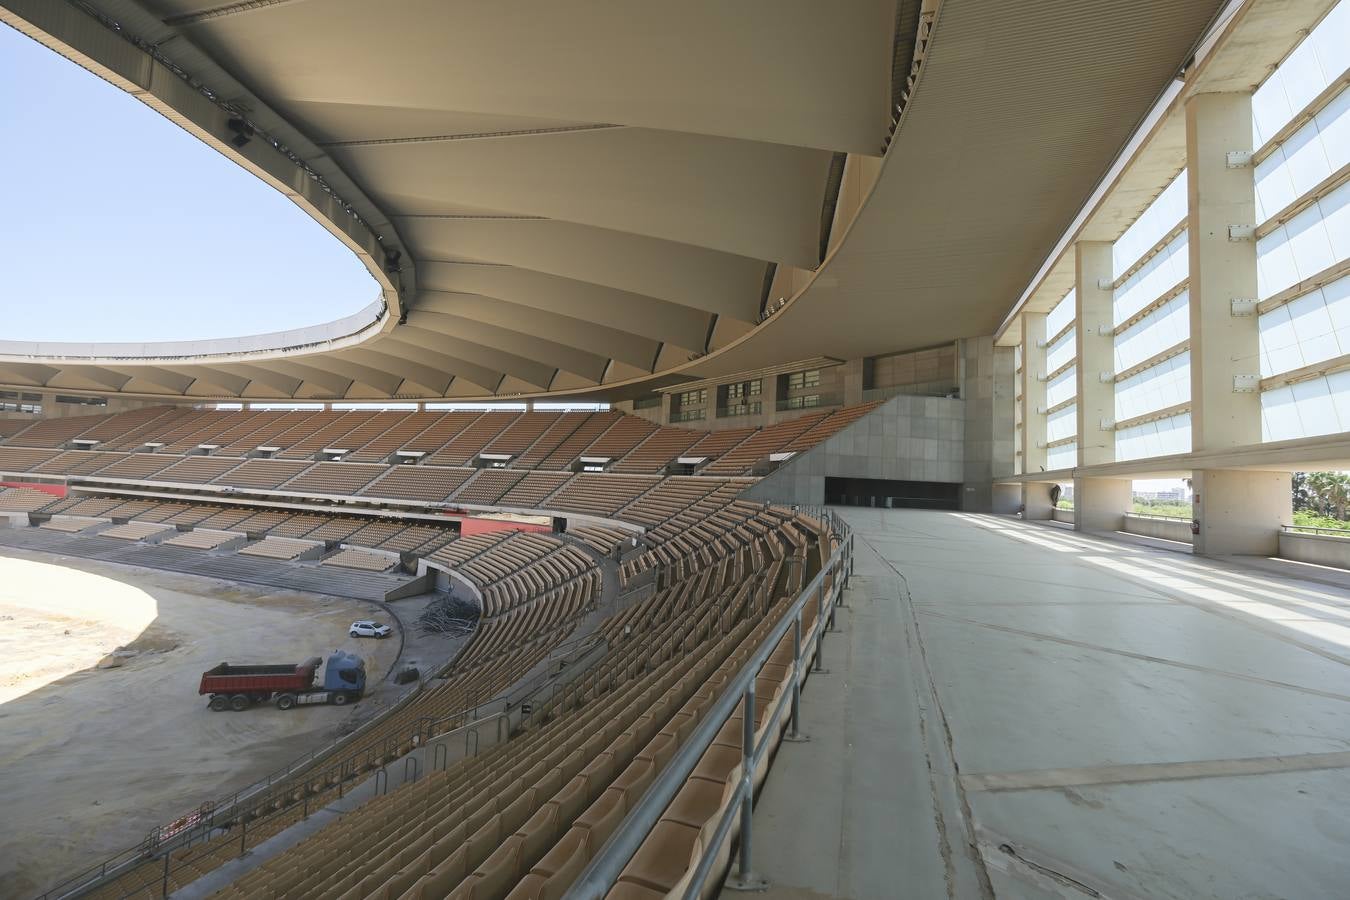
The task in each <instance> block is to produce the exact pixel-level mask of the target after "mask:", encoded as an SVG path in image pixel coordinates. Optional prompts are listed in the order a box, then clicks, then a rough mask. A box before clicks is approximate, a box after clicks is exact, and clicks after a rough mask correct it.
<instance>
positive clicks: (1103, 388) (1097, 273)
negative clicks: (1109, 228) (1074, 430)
mask: <svg viewBox="0 0 1350 900" xmlns="http://www.w3.org/2000/svg"><path fill="white" fill-rule="evenodd" d="M1111 270H1112V263H1111V244H1110V243H1109V242H1107V241H1079V242H1078V243H1076V244H1075V245H1074V271H1075V285H1074V299H1075V308H1074V313H1075V316H1076V318H1077V320H1078V340H1077V347H1078V360H1077V372H1078V465H1080V466H1093V465H1097V464H1099V463H1109V462H1115V461H1116V433H1115V419H1116V385H1115V382H1114V381H1111V380H1109V378H1108V380H1106V381H1103V380H1102V376H1103V374H1105V375H1107V376H1109V375H1111V373H1113V372H1114V371H1115V338H1114V337H1113V335H1112V328H1111V319H1112V308H1111V301H1112V291H1111V281H1112V277H1111V276H1112V271H1111ZM1103 285H1105V287H1103Z"/></svg>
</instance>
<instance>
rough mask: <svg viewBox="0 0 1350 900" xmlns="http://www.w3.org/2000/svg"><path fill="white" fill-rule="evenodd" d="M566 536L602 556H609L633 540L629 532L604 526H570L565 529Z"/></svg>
mask: <svg viewBox="0 0 1350 900" xmlns="http://www.w3.org/2000/svg"><path fill="white" fill-rule="evenodd" d="M567 536H568V537H572V538H576V539H577V540H579V541H581V542H582V543H583V544H585V545H586V546H588V547H590V548H591V549H592V550H595V551H596V552H597V553H599V554H601V555H602V556H609V555H610V554H611V553H613V552H614V551H615V550H616V549H617V548H619V547H624V546H627V545H628V542H629V541H630V540H633V539H634V538H633V535H632V533H630V532H627V531H623V530H621V529H618V528H609V527H607V526H604V525H571V526H569V527H568V529H567Z"/></svg>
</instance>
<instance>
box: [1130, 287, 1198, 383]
mask: <svg viewBox="0 0 1350 900" xmlns="http://www.w3.org/2000/svg"><path fill="white" fill-rule="evenodd" d="M1189 304H1190V292H1189V291H1182V292H1181V293H1180V294H1178V295H1177V296H1175V297H1173V298H1172V299H1171V300H1169V301H1167V304H1166V305H1165V306H1162V307H1159V308H1158V309H1156V310H1154V311H1153V312H1151V313H1149V314H1148V316H1147V317H1145V318H1143V319H1141V320H1140V321H1138V322H1136V323H1134V324H1133V325H1131V326H1130V327H1129V328H1127V329H1125V330H1124V331H1122V332H1121V333H1120V334H1118V335H1116V341H1115V344H1116V371H1117V372H1123V371H1125V370H1126V369H1128V368H1131V367H1132V366H1137V365H1139V364H1140V363H1141V362H1143V361H1144V360H1146V359H1148V358H1149V357H1151V356H1155V355H1157V354H1159V353H1161V352H1162V351H1164V350H1166V349H1167V348H1168V347H1175V346H1176V345H1177V344H1179V343H1181V342H1182V341H1184V340H1186V338H1188V337H1189V336H1190V333H1191V311H1190V305H1189Z"/></svg>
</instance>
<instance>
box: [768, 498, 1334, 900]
mask: <svg viewBox="0 0 1350 900" xmlns="http://www.w3.org/2000/svg"><path fill="white" fill-rule="evenodd" d="M840 512H841V513H842V514H843V515H844V517H845V518H846V519H847V520H848V521H849V522H850V524H851V525H852V526H853V528H854V530H855V535H856V536H857V538H858V540H859V547H858V555H857V567H856V576H855V579H854V589H853V590H852V591H850V592H849V594H848V595H846V601H847V602H850V603H852V604H853V606H854V610H853V614H852V615H850V616H846V617H841V624H842V626H843V627H844V629H845V635H846V637H845V638H844V640H845V641H846V642H847V645H848V655H847V657H846V658H844V659H841V658H840V657H839V655H838V652H837V651H836V655H835V657H834V659H833V660H830V659H828V653H829V649H830V646H831V644H830V643H829V642H828V641H827V644H826V649H827V665H834V666H836V667H838V670H839V674H840V675H842V676H843V678H842V682H843V683H842V685H839V686H837V687H832V688H831V689H830V690H829V691H828V692H827V691H826V690H824V689H822V688H820V687H819V683H820V682H821V680H820V679H817V680H816V684H813V685H812V687H811V688H809V689H808V692H811V691H814V692H816V693H817V699H818V701H823V702H807V703H805V705H804V707H803V721H804V723H805V726H804V727H805V728H807V729H808V730H811V731H813V732H819V736H818V737H817V738H816V740H813V742H812V743H811V744H809V745H795V746H788V747H786V748H785V749H784V750H783V752H782V753H780V755H779V761H778V763H777V764H776V767H775V769H774V772H773V774H772V775H771V776H770V779H769V782H768V783H767V785H766V787H765V790H764V792H763V794H762V796H761V799H760V804H759V807H758V808H757V812H756V828H757V834H758V838H757V841H756V848H757V849H756V853H757V856H756V858H757V859H758V860H760V861H761V862H762V866H757V868H762V870H763V874H765V875H767V876H768V877H769V878H770V880H771V881H774V883H775V884H776V885H779V886H780V887H779V888H777V889H779V890H781V891H783V892H782V893H780V894H779V896H781V897H783V898H788V897H822V896H823V897H850V898H855V900H863V898H872V897H877V898H890V897H908V896H913V897H940V896H947V897H952V898H963V900H964V898H966V897H990V896H998V897H1016V898H1028V900H1031V898H1035V900H1040V898H1045V897H1079V896H1107V897H1166V898H1182V897H1185V898H1192V897H1288V898H1303V897H1307V898H1322V897H1331V896H1347V895H1350V889H1348V888H1347V886H1348V885H1350V859H1348V858H1347V855H1346V854H1345V853H1344V847H1345V846H1347V844H1350V802H1347V801H1350V589H1347V587H1346V586H1345V585H1343V584H1341V583H1338V582H1337V580H1336V579H1315V580H1314V579H1303V580H1301V579H1295V578H1292V577H1290V574H1289V573H1291V572H1294V571H1296V570H1294V569H1291V568H1290V567H1284V566H1253V565H1246V564H1245V563H1244V561H1241V560H1238V561H1215V560H1208V559H1201V558H1194V557H1190V556H1189V555H1185V554H1181V553H1177V552H1175V551H1174V550H1172V549H1158V548H1154V547H1150V546H1147V545H1144V544H1140V543H1138V542H1128V543H1120V542H1114V541H1111V540H1109V539H1105V538H1102V537H1097V536H1084V535H1082V534H1078V533H1075V532H1067V531H1064V530H1060V529H1055V528H1051V527H1047V526H1044V525H1038V524H1032V523H1026V522H1021V521H1017V520H1013V519H1007V518H999V517H993V516H978V515H968V514H964V513H939V512H917V511H905V510H886V511H882V510H852V509H845V510H840ZM907 616H908V617H909V619H910V621H909V622H908V623H907V622H906V617H907ZM840 643H843V641H836V642H835V644H834V646H835V647H838V646H839V644H840ZM829 677H831V678H835V677H836V676H829ZM873 685H876V686H880V687H881V689H877V690H871V689H868V688H869V687H870V686H873ZM915 732H917V733H918V734H917V736H916V734H915ZM803 747H809V748H811V749H810V750H806V751H803V749H802V748H803ZM864 759H867V760H869V761H871V762H870V763H869V765H868V766H867V767H866V768H864V767H863V766H862V765H861V764H860V761H861V760H864ZM785 765H786V766H787V768H786V769H784V768H782V767H783V766H785ZM784 772H787V773H788V774H787V775H784ZM803 785H810V787H809V788H804V787H803ZM925 785H926V788H925ZM788 795H790V799H789V796H788ZM836 801H837V804H836ZM925 801H926V802H925ZM761 822H763V823H764V824H763V827H761V825H760V823H761ZM967 840H969V841H970V842H973V843H974V844H975V845H976V846H977V847H978V848H979V854H978V857H977V858H976V857H974V856H971V855H967V853H966V851H968V849H969V848H968V847H965V846H963V842H966V841H967ZM834 847H838V848H840V849H839V850H837V851H834V852H831V850H830V848H834ZM849 848H859V849H860V850H861V849H865V851H866V852H865V853H863V852H856V853H850V852H848V850H849ZM832 869H833V870H832ZM794 891H796V892H797V893H793V892H794ZM802 891H807V892H809V893H801V892H802Z"/></svg>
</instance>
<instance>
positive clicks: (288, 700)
mask: <svg viewBox="0 0 1350 900" xmlns="http://www.w3.org/2000/svg"><path fill="white" fill-rule="evenodd" d="M294 705H295V695H294V694H279V695H277V709H290V708H291V707H292V706H294Z"/></svg>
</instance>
